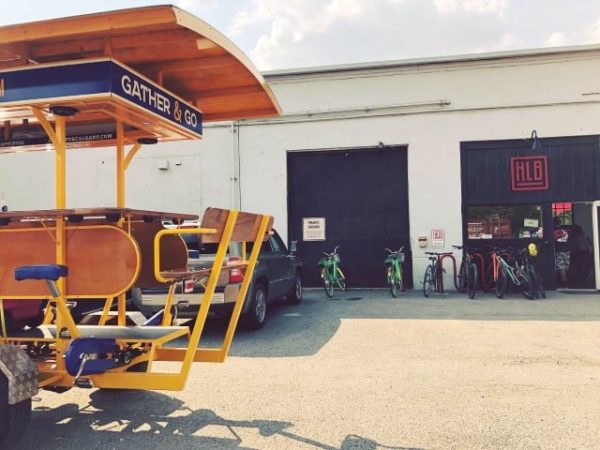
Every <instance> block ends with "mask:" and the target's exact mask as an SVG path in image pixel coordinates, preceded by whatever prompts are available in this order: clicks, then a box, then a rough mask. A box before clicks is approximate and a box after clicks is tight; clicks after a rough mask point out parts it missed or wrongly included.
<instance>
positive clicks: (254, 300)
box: [132, 230, 302, 329]
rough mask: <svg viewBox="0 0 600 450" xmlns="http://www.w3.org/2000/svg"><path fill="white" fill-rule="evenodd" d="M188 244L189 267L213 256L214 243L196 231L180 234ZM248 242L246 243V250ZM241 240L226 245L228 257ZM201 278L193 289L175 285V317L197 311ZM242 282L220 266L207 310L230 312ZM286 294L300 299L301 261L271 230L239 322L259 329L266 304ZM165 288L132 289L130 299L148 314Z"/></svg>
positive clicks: (161, 298)
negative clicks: (216, 282) (209, 306)
mask: <svg viewBox="0 0 600 450" xmlns="http://www.w3.org/2000/svg"><path fill="white" fill-rule="evenodd" d="M182 237H183V239H184V241H185V242H186V244H187V246H188V251H189V254H190V258H189V259H188V266H190V267H210V265H211V264H212V261H213V259H214V257H215V253H216V249H217V244H205V243H202V242H199V241H198V239H197V235H195V234H184V235H182ZM251 250H252V245H251V244H250V243H249V244H248V245H247V248H246V251H247V254H248V255H249V254H250V251H251ZM240 255H241V244H240V243H237V242H236V243H232V244H230V246H229V253H228V259H229V261H232V262H234V261H238V260H239V259H240V258H241V256H240ZM205 282H206V279H205V280H199V282H197V283H196V284H195V286H194V292H193V293H184V292H183V290H184V288H183V285H178V286H177V292H176V294H175V300H174V302H173V303H174V305H175V306H176V309H177V317H178V318H193V317H195V316H196V314H197V312H198V308H199V305H200V300H201V298H202V296H201V295H199V294H201V293H202V292H203V291H204V289H203V287H202V284H205ZM241 282H242V274H241V273H240V271H239V269H232V270H223V271H222V272H221V276H220V278H219V282H218V285H217V288H216V290H215V294H214V296H213V299H212V302H211V309H210V310H211V312H214V313H217V314H218V315H222V316H226V315H228V314H230V313H231V311H232V310H233V306H234V303H235V299H236V297H237V294H238V292H239V289H240V286H241ZM283 298H286V299H287V301H288V302H289V303H300V302H301V301H302V263H301V262H300V261H299V260H298V258H297V257H296V256H295V255H294V254H293V253H291V252H289V251H288V249H287V247H286V246H285V244H284V243H283V241H282V239H281V237H280V236H279V234H277V232H276V231H275V230H273V232H272V233H271V234H270V236H269V239H268V240H266V241H265V242H263V244H262V247H261V251H260V255H259V259H258V263H257V265H256V268H255V269H254V276H253V280H252V284H251V286H250V290H249V295H248V296H247V297H246V300H245V302H244V306H243V308H242V315H241V317H240V321H241V324H242V325H244V326H245V327H246V328H249V329H259V328H262V326H263V325H264V323H265V319H266V317H267V310H268V305H269V304H270V303H272V302H274V301H277V300H280V299H283ZM165 299H166V289H139V288H135V287H134V288H133V289H132V300H133V303H134V304H135V305H136V307H137V308H139V309H140V310H141V311H142V312H143V313H144V314H145V315H148V314H152V313H153V312H155V311H159V310H161V309H162V308H163V307H164V304H165Z"/></svg>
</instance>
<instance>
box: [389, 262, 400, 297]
mask: <svg viewBox="0 0 600 450" xmlns="http://www.w3.org/2000/svg"><path fill="white" fill-rule="evenodd" d="M387 284H388V286H389V287H390V292H391V293H392V297H397V296H398V285H397V284H396V280H395V279H394V274H393V273H392V266H388V268H387Z"/></svg>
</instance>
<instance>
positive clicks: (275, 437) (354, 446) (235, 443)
mask: <svg viewBox="0 0 600 450" xmlns="http://www.w3.org/2000/svg"><path fill="white" fill-rule="evenodd" d="M293 426H294V425H293V424H292V423H290V422H282V421H276V420H247V421H244V420H227V419H225V418H223V417H220V416H218V415H217V414H215V413H214V412H213V411H211V410H208V409H199V410H195V411H194V410H191V409H190V408H188V407H186V406H185V405H184V404H183V402H182V401H180V400H179V399H177V398H174V397H170V396H168V395H165V394H161V393H158V392H152V391H102V390H97V391H94V392H92V394H91V395H90V403H89V404H88V405H86V406H85V407H83V408H81V409H80V408H79V407H78V405H76V404H74V403H67V404H63V405H61V406H59V407H57V408H47V407H35V408H34V410H33V416H32V421H31V426H30V428H29V431H28V433H27V435H26V437H25V439H24V440H23V442H22V443H21V445H20V448H22V449H29V448H35V449H40V450H41V449H55V448H61V449H64V450H68V449H81V448H85V449H113V448H114V449H134V448H135V449H138V448H145V449H166V448H178V449H183V448H219V449H250V448H268V447H269V446H270V444H269V442H271V443H273V442H276V444H275V445H276V446H277V447H281V446H282V445H283V446H284V447H294V444H296V446H297V444H298V443H302V444H303V445H308V446H309V447H313V448H315V449H326V450H358V449H364V450H369V449H404V450H408V448H407V447H394V446H388V445H382V444H379V443H377V442H376V441H373V440H371V439H368V438H364V437H360V436H356V435H348V436H346V438H345V439H344V440H343V442H342V443H341V444H340V446H339V447H337V446H333V445H330V444H326V443H322V442H319V441H316V440H314V439H311V438H309V437H306V436H301V435H298V434H295V433H294V432H293ZM242 429H244V433H243V434H244V436H245V437H246V439H247V440H248V441H249V442H248V443H247V444H244V440H245V439H243V438H242V437H241V436H240V434H241V431H242ZM248 430H250V431H254V433H251V435H250V437H249V435H248ZM269 439H272V441H269ZM257 445H258V447H257Z"/></svg>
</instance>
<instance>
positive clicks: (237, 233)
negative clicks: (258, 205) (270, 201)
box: [201, 208, 273, 243]
mask: <svg viewBox="0 0 600 450" xmlns="http://www.w3.org/2000/svg"><path fill="white" fill-rule="evenodd" d="M229 212H230V210H228V209H220V208H207V209H206V211H205V212H204V216H202V223H201V227H202V228H214V229H216V230H217V232H216V233H214V234H203V235H202V242H206V243H219V242H221V238H222V236H223V230H224V229H225V224H226V223H227V218H228V217H229ZM262 217H263V216H262V215H260V214H252V213H247V212H241V211H240V212H239V213H238V216H237V219H236V222H235V227H234V229H233V235H232V236H231V240H232V241H233V242H252V241H254V240H255V239H256V235H257V233H258V228H259V226H260V221H261V220H262ZM272 227H273V217H270V219H269V225H268V226H267V233H266V234H265V235H264V236H263V241H266V240H267V239H268V237H269V232H270V231H271V228H272Z"/></svg>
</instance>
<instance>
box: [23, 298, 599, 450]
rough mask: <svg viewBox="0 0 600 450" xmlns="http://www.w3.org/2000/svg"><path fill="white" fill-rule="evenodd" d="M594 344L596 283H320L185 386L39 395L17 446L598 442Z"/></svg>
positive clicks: (209, 341) (213, 331) (199, 367)
mask: <svg viewBox="0 0 600 450" xmlns="http://www.w3.org/2000/svg"><path fill="white" fill-rule="evenodd" d="M223 332H224V324H223V322H220V321H211V322H210V324H209V326H208V330H207V338H206V339H205V341H204V345H214V344H215V343H218V342H219V339H220V336H221V334H222V333H223ZM599 343H600V296H599V295H595V294H593V295H591V294H587V295H583V294H579V295H577V294H571V295H567V294H562V293H551V294H550V295H549V298H548V299H545V300H537V301H529V300H525V299H522V298H519V297H518V296H517V295H514V296H509V298H508V299H506V300H498V299H496V298H495V297H492V296H487V295H486V296H479V297H478V298H477V299H476V300H468V299H466V298H465V297H464V296H462V295H458V294H454V295H449V296H437V297H435V296H434V297H432V298H429V299H425V298H423V297H422V296H421V295H420V293H419V292H414V293H408V294H406V295H404V296H403V297H401V298H397V299H392V298H391V297H390V296H389V294H388V293H387V292H386V291H383V290H379V291H375V290H374V291H365V290H350V291H348V292H346V293H341V294H339V293H336V296H335V297H334V298H333V299H331V300H328V299H327V298H326V297H325V295H324V293H323V292H322V291H321V290H312V291H307V292H306V293H305V300H304V302H303V303H302V304H301V305H298V306H288V305H281V306H277V307H275V308H273V309H272V310H271V314H270V318H269V321H268V323H267V324H266V326H265V328H264V329H263V330H261V331H258V332H239V333H238V334H237V335H236V338H235V341H234V344H233V347H232V351H231V354H230V357H229V359H228V360H227V361H226V362H225V364H196V365H195V366H194V368H193V371H192V374H191V376H190V379H189V381H188V385H187V387H186V389H185V390H184V391H183V392H177V393H161V392H142V391H139V392H137V391H130V392H117V393H115V392H113V393H111V392H103V391H97V390H79V389H73V390H71V391H69V392H67V393H64V394H60V395H59V394H54V393H49V392H43V393H41V394H40V395H39V396H38V398H37V399H36V401H35V402H34V412H33V418H32V423H31V428H30V430H29V433H28V435H27V437H26V439H25V441H24V442H23V448H37V449H55V448H61V449H81V448H86V449H111V448H115V449H137V448H144V449H170V448H173V449H213V448H214V449H344V450H350V449H407V448H414V449H448V448H456V449H470V448H482V449H483V448H485V449H489V448H506V449H509V448H510V449H518V448H533V449H537V448H557V449H565V448H576V449H585V448H590V449H592V448H598V447H599V446H600V413H599V408H598V405H599V399H600V346H599ZM173 367H174V366H173V365H172V364H167V363H163V364H161V365H157V368H159V369H161V370H165V371H166V370H172V369H173Z"/></svg>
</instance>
